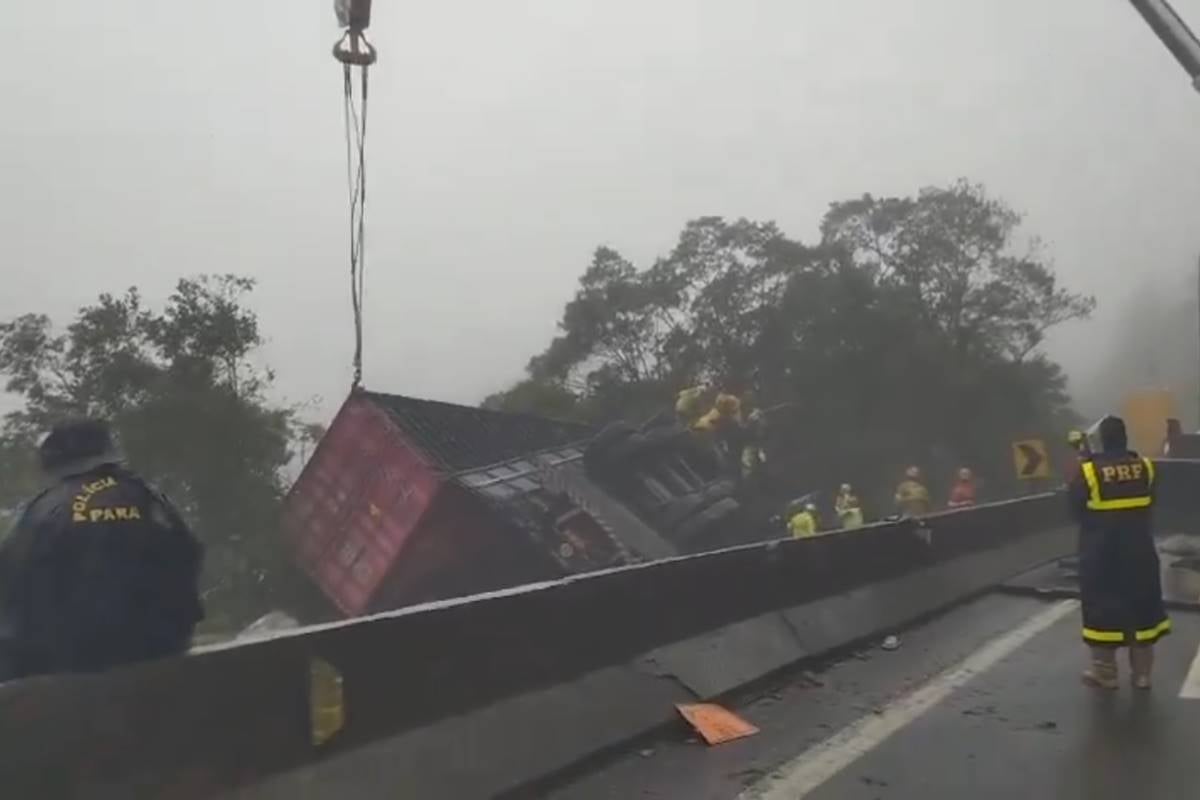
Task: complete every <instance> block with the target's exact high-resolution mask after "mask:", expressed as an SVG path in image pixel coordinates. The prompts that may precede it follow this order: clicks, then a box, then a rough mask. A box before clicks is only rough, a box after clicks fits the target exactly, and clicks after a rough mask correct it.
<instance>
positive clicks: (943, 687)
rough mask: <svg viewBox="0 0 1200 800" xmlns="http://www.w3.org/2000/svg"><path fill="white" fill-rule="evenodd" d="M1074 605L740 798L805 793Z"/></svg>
mask: <svg viewBox="0 0 1200 800" xmlns="http://www.w3.org/2000/svg"><path fill="white" fill-rule="evenodd" d="M1078 607H1079V602H1078V601H1077V600H1064V601H1062V602H1060V603H1056V604H1054V605H1052V606H1050V607H1048V608H1044V609H1042V610H1040V611H1038V613H1036V614H1034V615H1033V616H1031V617H1029V618H1028V619H1026V620H1025V621H1024V622H1022V623H1021V624H1020V625H1018V626H1017V627H1015V628H1013V629H1012V630H1010V631H1008V632H1007V633H1005V634H1003V635H1002V636H1000V637H999V638H997V639H993V640H992V641H991V642H989V643H988V644H986V645H984V646H983V647H980V648H979V649H978V650H976V651H975V652H973V653H971V655H969V656H967V657H966V658H965V659H963V660H962V661H960V662H959V663H958V664H957V665H955V666H953V667H950V668H949V669H947V670H946V671H944V672H942V673H941V674H939V675H937V676H936V677H934V678H933V679H932V680H930V681H929V682H928V683H926V684H925V685H924V686H922V687H921V688H919V689H917V690H915V691H913V692H911V693H909V694H907V695H904V696H903V697H900V698H898V699H897V700H895V701H894V702H892V703H889V704H888V705H887V706H886V707H884V709H883V710H882V711H881V712H879V713H876V714H870V715H868V716H865V717H862V718H861V719H858V720H856V721H855V722H852V723H850V724H849V725H847V726H846V727H845V728H843V729H842V730H841V731H839V732H838V733H836V734H834V735H833V736H831V737H830V738H828V739H826V740H825V741H824V742H821V743H820V744H817V745H814V746H813V747H810V748H809V749H808V750H805V751H804V752H803V753H802V754H800V755H799V756H798V757H796V758H794V759H792V760H791V761H790V762H788V763H787V764H785V765H783V766H782V767H781V768H779V769H778V770H775V771H774V772H773V773H772V774H771V775H770V776H769V777H767V778H764V779H763V780H762V781H760V782H759V783H757V784H755V785H754V786H751V787H750V788H749V789H747V790H745V791H744V792H742V793H741V794H740V795H738V798H739V800H799V799H800V798H802V797H807V796H808V794H809V793H810V792H812V791H813V790H814V789H816V788H817V787H819V786H820V785H821V784H823V783H825V782H826V781H828V780H829V779H830V778H832V777H833V776H834V775H836V774H838V773H839V772H841V771H842V770H843V769H845V768H846V767H848V766H849V765H850V764H852V763H854V761H856V760H857V759H859V758H861V757H863V756H864V755H866V754H867V753H869V752H871V750H873V749H874V748H875V747H877V746H878V745H880V744H882V743H883V741H884V740H885V739H887V738H888V737H889V736H891V735H892V734H893V733H896V732H897V731H899V730H900V729H902V728H904V726H906V725H908V724H909V723H910V722H912V721H913V720H915V719H917V718H918V717H920V716H921V715H922V714H924V713H925V712H926V711H929V710H930V709H931V708H933V707H934V706H936V705H937V704H938V703H940V702H941V701H943V700H945V699H946V698H947V697H949V696H950V694H952V693H953V692H954V691H955V690H957V689H960V688H962V686H964V685H965V684H966V683H967V682H968V681H970V680H971V679H972V678H974V677H975V676H976V675H979V674H980V673H982V672H986V671H987V670H988V669H990V668H991V667H993V666H995V665H996V664H997V663H998V662H1000V661H1001V660H1003V659H1004V658H1006V657H1007V656H1009V655H1011V654H1012V653H1013V652H1014V651H1016V650H1017V649H1019V648H1020V647H1021V646H1022V645H1023V644H1025V643H1026V642H1028V641H1029V640H1030V639H1032V638H1033V637H1034V636H1037V635H1038V634H1039V633H1041V632H1042V631H1044V630H1046V629H1047V628H1049V627H1050V626H1051V625H1053V624H1054V623H1056V622H1058V621H1059V620H1061V619H1062V618H1063V617H1065V616H1067V615H1068V614H1070V613H1072V612H1073V611H1075V610H1076V609H1077V608H1078ZM1194 667H1195V664H1193V668H1194ZM1198 680H1200V678H1198Z"/></svg>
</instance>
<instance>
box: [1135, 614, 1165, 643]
mask: <svg viewBox="0 0 1200 800" xmlns="http://www.w3.org/2000/svg"><path fill="white" fill-rule="evenodd" d="M1169 630H1171V620H1169V619H1164V620H1163V621H1162V622H1160V623H1158V624H1157V625H1155V626H1154V627H1153V628H1146V629H1145V630H1140V631H1135V632H1134V638H1136V639H1137V640H1138V641H1139V642H1144V641H1146V640H1147V639H1157V638H1158V637H1159V636H1162V635H1163V634H1164V633H1166V632H1167V631H1169Z"/></svg>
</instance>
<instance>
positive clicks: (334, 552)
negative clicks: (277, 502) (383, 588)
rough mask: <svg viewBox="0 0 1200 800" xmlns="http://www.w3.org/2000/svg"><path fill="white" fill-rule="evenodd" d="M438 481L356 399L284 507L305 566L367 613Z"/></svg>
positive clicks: (381, 417)
mask: <svg viewBox="0 0 1200 800" xmlns="http://www.w3.org/2000/svg"><path fill="white" fill-rule="evenodd" d="M439 483H440V479H439V478H438V476H437V474H436V473H435V472H434V471H433V470H432V469H431V468H430V467H429V465H428V464H427V463H426V462H425V460H424V459H423V458H422V456H421V454H420V452H419V451H418V450H417V449H416V448H414V447H412V446H411V445H410V444H409V443H408V442H407V441H406V440H405V438H404V436H403V434H402V433H401V432H400V431H399V430H398V429H397V428H396V427H395V426H394V425H392V423H391V422H390V420H389V419H388V416H387V414H386V412H384V411H382V410H380V409H378V408H376V407H374V406H373V405H372V404H371V403H370V402H368V401H367V400H366V399H364V398H362V397H359V396H355V395H351V397H350V398H349V399H348V400H347V401H346V402H345V404H343V406H342V408H341V410H340V411H339V412H338V414H337V416H336V417H335V418H334V420H333V423H332V424H331V425H330V426H329V430H328V432H326V434H325V436H324V438H322V439H321V443H320V446H318V447H317V450H316V452H315V453H313V456H312V458H311V459H310V460H309V462H308V464H307V465H305V467H304V471H303V473H301V475H300V478H299V480H297V481H296V484H295V486H293V487H292V490H291V492H290V493H289V494H288V498H287V501H286V503H285V506H284V530H285V531H286V533H287V535H288V536H289V537H290V539H291V541H292V545H293V547H294V549H295V553H296V556H297V559H298V560H299V562H300V565H301V567H302V568H303V569H304V570H305V571H306V572H308V574H309V575H310V576H312V578H313V580H315V581H316V583H317V585H318V586H320V587H321V589H322V590H323V591H324V592H325V594H326V595H328V596H329V598H330V599H331V600H333V602H334V603H336V604H337V606H338V607H339V608H341V609H342V610H343V611H344V612H346V613H347V614H351V615H353V614H359V613H362V612H363V611H364V610H365V609H366V608H367V606H368V605H369V603H370V600H371V596H372V595H373V594H374V592H375V591H376V589H378V587H379V585H380V583H381V582H382V581H383V579H384V577H385V576H386V575H387V573H388V571H389V570H390V569H391V568H392V565H393V564H394V563H395V560H396V558H397V556H398V555H399V553H400V551H401V550H402V549H403V547H404V546H405V544H406V542H407V541H408V540H409V538H410V537H411V535H412V533H413V531H414V530H415V529H416V527H417V525H418V524H419V523H420V520H421V517H422V515H423V514H424V513H425V511H426V510H427V509H428V508H429V506H430V504H431V503H432V502H433V498H434V495H435V494H436V493H437V491H438V487H439Z"/></svg>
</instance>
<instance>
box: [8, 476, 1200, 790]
mask: <svg viewBox="0 0 1200 800" xmlns="http://www.w3.org/2000/svg"><path fill="white" fill-rule="evenodd" d="M1160 475H1161V476H1162V478H1161V483H1162V487H1163V488H1162V495H1161V501H1162V503H1163V505H1164V506H1170V507H1172V511H1173V512H1178V513H1180V514H1183V513H1184V512H1187V513H1192V512H1193V511H1194V510H1195V509H1197V508H1200V496H1198V495H1197V494H1196V493H1194V492H1193V491H1191V488H1190V487H1191V484H1192V483H1193V482H1194V479H1195V478H1200V462H1164V463H1163V464H1162V468H1161V469H1160ZM1072 541H1073V535H1072V532H1071V528H1070V527H1069V522H1068V519H1067V514H1066V507H1065V504H1064V502H1063V498H1062V497H1061V496H1060V495H1057V494H1048V495H1039V496H1034V497H1029V498H1025V499H1021V500H1014V501H1008V502H1003V503H995V504H990V505H983V506H979V507H976V508H973V509H969V510H962V511H954V512H947V513H943V514H935V515H932V516H930V517H928V518H926V519H925V520H924V525H923V526H918V525H917V524H915V523H914V522H912V521H902V522H897V523H889V524H878V525H872V526H868V527H865V528H861V529H858V530H853V531H846V532H844V533H841V534H838V535H835V536H821V537H816V538H813V539H807V540H795V541H793V540H780V541H774V542H767V543H762V544H754V545H746V546H741V547H736V548H731V549H727V550H721V551H717V552H712V553H704V554H700V555H694V556H686V557H679V558H672V559H667V560H663V561H656V562H653V563H649V564H641V565H637V566H631V567H624V568H620V569H614V570H607V571H603V572H598V573H592V574H588V575H582V576H577V577H572V578H568V579H564V580H560V581H555V582H550V583H543V584H536V585H532V586H525V587H519V588H516V589H512V590H507V591H501V592H494V593H490V594H487V595H480V596H475V597H468V598H462V599H458V600H453V601H447V602H441V603H435V604H430V605H425V606H418V607H413V608H408V609H403V610H400V611H396V612H391V613H388V614H382V615H377V616H374V617H369V618H364V619H359V620H353V621H348V622H344V623H337V624H331V625H325V626H317V627H312V628H306V629H302V630H299V631H295V632H287V633H283V634H279V635H277V636H274V637H273V638H270V639H265V640H259V641H254V642H250V643H245V644H235V645H230V646H218V647H214V648H210V649H207V650H204V651H202V652H199V653H196V654H193V655H190V656H187V657H183V658H178V659H170V660H165V661H160V662H155V663H150V664H143V665H138V666H134V667H130V668H127V669H122V670H116V671H114V672H111V673H108V674H104V675H96V676H63V677H47V678H39V679H32V680H28V681H22V682H18V683H14V684H9V685H5V686H3V687H0V741H2V742H4V753H3V756H2V758H0V785H3V786H4V787H5V790H6V792H7V793H8V794H10V795H11V796H13V797H79V796H86V797H89V798H94V797H100V798H103V797H114V798H117V797H120V798H122V800H124V799H125V798H130V797H170V798H172V799H173V800H174V799H175V798H185V797H186V798H192V797H195V798H200V797H214V796H220V795H222V794H226V793H229V792H232V791H234V790H238V792H237V796H239V797H245V796H254V797H260V796H261V797H274V796H279V797H285V796H287V797H294V796H296V793H298V792H307V794H304V795H303V796H307V797H317V796H325V795H326V793H328V795H329V796H333V795H336V794H349V795H350V796H374V793H375V792H376V791H378V792H383V791H385V789H386V790H387V792H388V794H390V795H395V794H396V793H397V792H399V791H400V790H402V789H403V790H407V791H411V792H413V793H414V794H413V795H412V796H428V797H434V796H437V797H451V796H452V797H473V796H490V795H491V794H492V793H493V792H494V791H496V790H497V789H500V788H505V787H508V788H511V787H513V786H516V785H520V784H521V783H523V782H525V781H528V780H530V779H534V778H537V777H538V776H540V775H544V774H545V773H546V772H549V771H553V770H555V769H559V768H562V767H564V766H566V765H568V764H570V763H571V762H572V761H574V760H577V759H578V758H580V757H582V756H585V755H587V754H588V753H592V752H595V751H596V750H598V749H601V748H603V747H605V746H609V745H611V744H613V743H615V742H619V741H621V740H623V739H627V738H629V737H630V736H633V735H636V734H637V733H639V732H642V731H645V730H646V729H648V728H650V727H653V726H654V725H657V724H661V723H663V722H665V721H666V720H668V719H670V717H671V715H672V713H673V711H672V704H673V703H674V702H678V701H682V700H686V699H689V698H692V697H695V696H711V695H715V694H719V693H721V692H724V691H728V690H729V689H731V688H734V687H735V686H737V685H740V684H742V683H745V682H747V681H749V680H754V679H756V678H759V677H762V676H763V675H764V674H766V673H768V672H770V671H772V670H774V669H777V668H779V667H782V666H785V665H787V664H789V663H792V662H795V661H796V660H798V659H801V658H804V657H805V656H809V655H814V654H817V653H820V652H822V651H825V650H828V649H829V648H831V647H836V646H840V645H844V644H847V643H849V642H852V641H854V640H857V639H861V638H862V637H865V636H869V635H873V634H875V633H878V632H879V631H881V630H886V629H888V628H890V627H892V626H895V625H899V624H903V623H904V622H905V621H911V620H912V619H913V618H915V617H917V616H920V615H922V614H926V613H930V612H932V611H934V610H937V609H938V608H941V607H944V606H946V605H948V604H951V603H953V602H956V601H957V600H960V599H962V598H963V596H964V595H968V594H970V593H971V592H977V591H982V590H984V589H986V588H987V587H989V586H991V585H994V584H995V583H997V582H999V581H1001V580H1004V579H1005V578H1007V577H1009V576H1011V575H1012V574H1014V573H1015V572H1018V571H1020V570H1021V569H1023V568H1026V567H1028V566H1032V565H1034V564H1036V563H1038V562H1039V561H1045V560H1046V559H1049V558H1053V557H1055V556H1057V555H1061V554H1063V553H1065V552H1067V551H1069V549H1070V547H1071V543H1072ZM314 659H319V660H321V661H323V662H327V663H328V664H330V665H332V666H333V667H334V668H335V669H336V670H337V671H338V672H339V673H340V674H341V679H342V691H343V695H344V707H345V719H344V725H343V727H342V728H341V729H340V730H339V731H338V732H337V733H336V734H335V735H334V736H333V737H332V738H331V739H330V740H329V741H328V742H326V743H324V744H322V745H316V744H314V743H313V740H312V738H311V730H310V728H311V726H310V707H309V702H310V686H309V675H310V668H311V666H312V664H313V660H314ZM484 736H486V737H487V738H486V739H483V738H481V737H484ZM367 765H370V766H369V767H368V766H367ZM372 782H375V783H372ZM250 787H253V788H250Z"/></svg>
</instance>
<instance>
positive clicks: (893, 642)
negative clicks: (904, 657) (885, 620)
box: [880, 636, 900, 650]
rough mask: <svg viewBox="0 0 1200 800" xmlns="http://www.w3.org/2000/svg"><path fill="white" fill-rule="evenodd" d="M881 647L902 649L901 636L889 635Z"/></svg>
mask: <svg viewBox="0 0 1200 800" xmlns="http://www.w3.org/2000/svg"><path fill="white" fill-rule="evenodd" d="M880 647H882V648H883V649H884V650H899V649H900V637H899V636H889V637H887V638H886V639H884V640H883V644H881V645H880Z"/></svg>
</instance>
